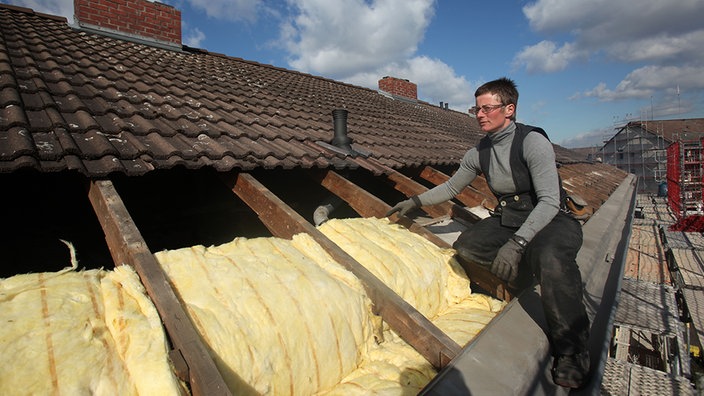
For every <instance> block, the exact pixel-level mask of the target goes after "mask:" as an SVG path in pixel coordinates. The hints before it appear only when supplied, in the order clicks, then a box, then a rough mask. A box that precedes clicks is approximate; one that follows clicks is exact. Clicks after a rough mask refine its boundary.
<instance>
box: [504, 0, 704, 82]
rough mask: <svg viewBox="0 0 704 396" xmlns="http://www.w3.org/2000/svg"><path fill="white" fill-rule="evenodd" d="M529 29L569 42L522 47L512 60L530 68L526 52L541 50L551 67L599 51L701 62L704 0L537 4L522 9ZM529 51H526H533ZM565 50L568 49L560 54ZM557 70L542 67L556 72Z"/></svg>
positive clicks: (624, 57)
mask: <svg viewBox="0 0 704 396" xmlns="http://www.w3.org/2000/svg"><path fill="white" fill-rule="evenodd" d="M523 13H524V14H525V16H526V18H528V21H529V23H530V26H531V28H532V29H533V30H534V31H536V32H538V33H541V34H547V35H555V36H568V37H570V38H572V41H571V42H566V43H564V44H562V45H561V46H560V49H559V50H555V48H557V44H552V46H553V47H554V48H552V49H553V50H552V51H548V50H550V48H549V47H547V45H546V44H544V43H545V42H543V43H540V44H536V45H535V46H533V47H537V49H535V50H532V52H531V53H529V54H526V50H525V49H524V50H523V51H521V53H519V54H518V55H517V56H516V62H517V63H518V64H523V65H526V67H529V66H531V67H533V69H534V70H540V68H536V67H535V63H530V62H529V61H533V60H535V57H533V56H529V55H531V54H535V53H539V52H543V53H546V54H548V55H550V59H551V60H553V58H557V61H555V60H553V62H554V63H556V64H563V65H564V66H566V64H565V63H569V62H570V61H572V60H574V59H576V58H577V57H576V56H572V57H570V56H569V55H570V54H573V53H576V54H592V55H597V54H599V53H602V52H603V53H604V54H606V55H607V57H608V59H609V60H616V61H619V62H640V61H648V62H656V63H665V62H673V61H676V62H677V63H683V62H688V61H697V62H702V61H703V60H704V53H702V51H701V48H702V47H703V46H704V29H702V26H701V15H704V1H701V0H671V1H661V0H640V1H638V2H636V3H634V2H633V1H631V0H594V1H583V0H538V1H537V2H535V3H532V4H529V5H527V6H525V7H523ZM533 47H529V48H533ZM565 49H569V52H568V51H565ZM557 70H561V69H559V68H556V67H555V68H543V71H547V72H550V71H557Z"/></svg>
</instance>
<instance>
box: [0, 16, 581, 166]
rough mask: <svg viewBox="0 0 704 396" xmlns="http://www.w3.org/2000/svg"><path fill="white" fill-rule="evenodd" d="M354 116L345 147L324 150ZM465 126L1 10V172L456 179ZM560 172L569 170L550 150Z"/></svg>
mask: <svg viewBox="0 0 704 396" xmlns="http://www.w3.org/2000/svg"><path fill="white" fill-rule="evenodd" d="M336 108H346V109H348V111H349V116H348V130H349V136H350V138H351V139H352V147H354V148H356V149H358V150H359V151H361V152H365V153H369V155H370V157H369V158H364V157H362V156H358V157H352V156H348V155H344V154H341V153H339V152H337V151H334V150H330V149H328V148H326V147H325V146H321V145H320V144H318V143H317V142H319V141H322V142H325V143H328V144H329V143H331V141H332V137H333V123H332V115H331V112H332V110H333V109H336ZM481 136H482V133H481V132H480V131H479V129H478V126H477V124H476V121H475V120H474V119H472V118H470V117H469V116H468V115H467V114H464V113H460V112H456V111H452V110H445V109H441V108H439V107H437V106H433V105H430V104H427V103H424V102H412V101H403V100H394V99H393V98H390V97H388V96H385V95H382V94H380V93H378V92H377V91H374V90H370V89H366V88H361V87H356V86H352V85H349V84H344V83H340V82H336V81H332V80H328V79H325V78H320V77H316V76H311V75H308V74H303V73H298V72H294V71H290V70H285V69H282V68H277V67H273V66H268V65H262V64H258V63H255V62H250V61H246V60H242V59H238V58H233V57H226V56H223V55H220V54H212V53H208V52H206V51H201V50H192V49H188V48H186V50H184V51H173V50H167V49H161V48H156V47H150V46H147V45H144V44H139V43H132V42H127V41H123V40H119V39H115V38H111V37H106V36H99V35H95V34H92V33H86V32H82V31H80V30H77V29H74V28H71V27H69V25H68V24H67V23H66V20H65V19H61V18H52V17H48V16H46V15H42V14H35V13H32V12H31V10H27V9H21V8H17V7H12V6H4V5H0V172H12V171H15V170H18V169H21V168H34V169H37V170H39V171H44V172H54V171H61V170H77V171H79V172H81V173H84V174H86V175H88V176H90V177H102V176H105V175H108V174H110V173H113V172H118V173H125V174H128V175H142V174H145V173H147V172H149V171H151V170H154V169H166V168H170V167H174V166H184V167H186V168H200V167H214V168H216V169H217V170H220V171H226V170H231V169H242V170H251V169H254V168H258V167H262V168H266V169H274V168H280V169H291V168H296V167H302V168H314V167H320V168H324V167H333V168H335V169H342V168H356V167H359V166H364V167H368V168H369V169H371V170H372V171H373V172H382V171H383V167H385V166H388V167H392V168H401V167H418V166H421V165H453V164H457V163H458V162H459V160H460V159H461V158H462V156H463V154H464V152H465V151H466V149H467V148H468V147H471V146H473V145H475V144H476V143H477V142H478V141H479V139H480V138H481ZM556 154H557V157H558V160H560V161H562V162H566V163H570V162H577V161H578V158H577V157H578V156H577V155H575V154H574V153H572V152H571V151H570V150H567V149H563V148H560V147H556Z"/></svg>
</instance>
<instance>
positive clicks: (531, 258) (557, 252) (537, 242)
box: [453, 212, 589, 355]
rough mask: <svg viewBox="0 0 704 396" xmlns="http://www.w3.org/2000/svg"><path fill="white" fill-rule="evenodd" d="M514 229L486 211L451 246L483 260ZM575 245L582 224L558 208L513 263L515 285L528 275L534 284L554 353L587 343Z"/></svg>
mask: <svg viewBox="0 0 704 396" xmlns="http://www.w3.org/2000/svg"><path fill="white" fill-rule="evenodd" d="M516 230H517V228H512V227H504V226H502V225H501V218H500V217H496V216H492V217H488V218H486V219H483V220H481V221H479V222H477V223H476V224H473V225H472V226H470V227H469V228H468V229H467V230H466V231H464V232H463V233H462V234H461V235H460V236H459V238H458V239H457V241H455V243H454V245H453V247H454V248H455V249H456V250H457V253H458V254H459V255H460V256H462V257H463V258H465V259H467V260H470V261H474V262H476V263H479V264H482V265H486V266H488V265H490V264H491V262H492V261H493V260H494V258H495V257H496V254H497V252H498V250H499V248H500V247H501V246H503V244H504V243H506V242H507V241H508V240H509V239H510V238H511V236H513V233H514V232H516ZM581 246H582V226H581V225H580V224H579V222H578V221H577V220H575V219H574V218H572V216H570V215H568V214H565V213H563V212H559V213H558V214H557V216H555V218H554V219H553V220H552V221H551V222H550V223H549V224H548V225H546V226H545V228H543V229H542V230H541V231H540V232H538V234H536V235H535V237H534V238H533V239H532V240H531V241H530V243H529V244H528V246H527V247H526V251H525V253H524V254H523V258H522V259H521V262H520V264H519V270H518V281H517V284H518V285H523V286H524V287H525V286H528V285H529V284H530V283H532V281H531V279H532V277H533V276H535V278H536V279H537V280H538V283H539V284H540V295H541V302H542V305H543V310H544V312H545V317H546V319H547V322H548V330H549V334H550V337H549V338H550V343H551V345H552V347H553V353H554V354H555V355H570V354H574V353H580V352H583V351H585V350H586V349H587V339H588V338H589V318H588V317H587V313H586V310H585V308H584V302H583V301H582V295H583V286H582V276H581V274H580V273H579V268H578V267H577V262H576V257H577V252H578V251H579V249H580V248H581Z"/></svg>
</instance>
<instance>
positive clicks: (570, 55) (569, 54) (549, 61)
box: [514, 41, 583, 73]
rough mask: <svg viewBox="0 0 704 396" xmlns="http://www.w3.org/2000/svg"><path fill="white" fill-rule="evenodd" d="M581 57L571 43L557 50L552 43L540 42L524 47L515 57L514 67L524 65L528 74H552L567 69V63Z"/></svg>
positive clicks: (555, 45)
mask: <svg viewBox="0 0 704 396" xmlns="http://www.w3.org/2000/svg"><path fill="white" fill-rule="evenodd" d="M580 56H583V54H581V53H580V52H579V51H578V50H577V49H576V48H575V45H574V44H572V43H566V44H564V45H562V47H560V48H558V47H557V44H555V43H554V42H552V41H541V42H539V43H538V44H535V45H532V46H528V47H524V48H523V49H522V50H521V52H519V53H518V55H516V57H515V59H514V65H516V66H520V65H524V66H525V68H526V70H527V71H528V72H529V73H536V72H544V73H552V72H556V71H560V70H564V69H565V68H567V66H568V65H569V63H570V62H571V61H572V60H574V59H576V58H578V57H580Z"/></svg>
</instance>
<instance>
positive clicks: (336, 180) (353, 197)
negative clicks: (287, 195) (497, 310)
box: [320, 171, 513, 301]
mask: <svg viewBox="0 0 704 396" xmlns="http://www.w3.org/2000/svg"><path fill="white" fill-rule="evenodd" d="M320 184H321V185H322V186H323V187H325V188H327V189H328V190H329V191H330V192H332V193H333V194H335V195H337V196H338V197H340V198H341V199H342V200H344V201H345V202H347V203H348V204H349V205H350V207H352V209H354V210H355V211H356V212H357V213H359V214H360V216H362V217H377V218H380V217H383V216H384V215H385V214H386V212H388V211H389V209H391V207H390V206H389V205H387V204H386V203H385V202H384V201H382V200H381V199H379V198H377V197H376V196H374V195H373V194H371V193H369V192H368V191H366V190H364V189H363V188H361V187H359V186H357V185H356V184H354V183H352V182H351V181H349V180H347V179H346V178H344V177H342V176H340V175H339V174H338V173H336V172H334V171H327V172H325V174H324V175H323V176H322V177H321V179H320ZM455 206H456V205H455ZM453 212H454V210H453ZM391 220H392V221H393V222H395V223H397V224H400V225H402V226H404V227H406V228H407V229H409V230H410V231H412V232H414V233H416V234H419V235H421V236H423V237H425V238H426V239H427V240H429V241H431V242H433V243H434V244H435V245H436V246H439V247H442V248H451V247H452V246H450V244H448V243H447V242H445V241H444V240H442V239H441V238H440V237H438V236H437V235H435V234H433V233H432V232H430V231H428V230H427V229H426V228H425V227H422V226H420V225H419V224H418V223H416V222H414V221H413V220H411V219H409V218H407V217H405V216H404V217H401V216H397V215H396V214H394V215H392V216H391ZM458 262H459V263H460V265H462V267H463V268H464V270H465V272H466V273H467V276H469V279H470V281H471V282H472V283H473V284H474V285H476V286H478V287H479V288H481V289H482V290H483V291H484V292H486V293H487V294H489V295H492V296H493V297H496V298H499V299H501V300H505V301H510V300H511V299H512V298H513V293H512V292H511V291H510V289H508V288H507V286H506V283H505V282H503V281H502V280H500V279H499V278H497V277H496V276H494V274H492V273H491V272H489V271H488V270H487V269H486V268H484V267H483V266H481V265H479V264H476V263H473V262H468V261H466V260H462V259H461V258H459V257H458Z"/></svg>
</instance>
